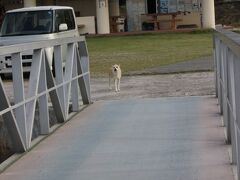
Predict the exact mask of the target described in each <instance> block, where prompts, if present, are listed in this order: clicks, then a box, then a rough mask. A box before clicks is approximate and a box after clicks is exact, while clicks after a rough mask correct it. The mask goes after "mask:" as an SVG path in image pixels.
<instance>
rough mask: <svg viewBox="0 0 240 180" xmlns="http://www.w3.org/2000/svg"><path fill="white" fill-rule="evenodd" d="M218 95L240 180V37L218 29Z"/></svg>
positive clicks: (216, 47) (216, 41) (214, 41)
mask: <svg viewBox="0 0 240 180" xmlns="http://www.w3.org/2000/svg"><path fill="white" fill-rule="evenodd" d="M213 44H214V46H213V47H214V60H215V76H216V95H217V97H218V102H219V106H220V112H221V114H222V115H223V125H224V126H225V129H226V142H227V143H228V144H231V145H232V153H231V154H232V157H231V159H232V163H233V164H234V165H236V167H237V175H238V179H239V180H240V151H239V148H240V34H237V33H234V32H232V31H229V30H225V29H222V28H221V27H220V28H217V29H216V30H215V32H214V36H213Z"/></svg>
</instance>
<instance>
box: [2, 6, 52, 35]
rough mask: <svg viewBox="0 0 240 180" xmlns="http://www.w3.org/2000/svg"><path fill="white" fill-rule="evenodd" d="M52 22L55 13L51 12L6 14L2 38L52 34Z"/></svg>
mask: <svg viewBox="0 0 240 180" xmlns="http://www.w3.org/2000/svg"><path fill="white" fill-rule="evenodd" d="M52 21H53V12H52V11H51V10H44V11H25V12H14V13H6V15H5V17H4V20H3V24H2V28H1V36H19V35H34V34H47V33H51V32H52V24H53V22H52Z"/></svg>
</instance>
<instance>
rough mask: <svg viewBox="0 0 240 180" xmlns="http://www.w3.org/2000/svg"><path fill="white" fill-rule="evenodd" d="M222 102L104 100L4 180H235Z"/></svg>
mask: <svg viewBox="0 0 240 180" xmlns="http://www.w3.org/2000/svg"><path fill="white" fill-rule="evenodd" d="M216 101H217V100H216V99H215V98H213V97H178V98H155V99H131V100H115V101H98V102H96V103H94V104H93V105H91V106H90V107H88V108H87V109H85V110H84V111H82V112H81V113H79V114H78V115H77V116H75V117H74V119H72V120H71V121H69V122H68V123H66V124H65V125H64V126H62V127H61V128H60V129H58V130H57V131H56V132H55V133H54V134H53V135H51V136H50V137H48V138H47V139H46V140H44V141H42V142H41V143H40V144H39V145H38V146H37V147H35V148H34V149H33V150H32V151H31V152H29V153H27V154H26V155H25V156H23V157H22V158H21V159H20V160H18V161H17V162H16V163H15V164H13V165H12V166H11V167H9V168H8V169H7V170H6V171H5V172H4V173H2V174H1V175H0V179H1V180H16V179H17V180H65V179H67V180H79V179H80V180H96V179H97V180H124V179H126V180H233V174H232V169H231V166H230V162H229V158H228V152H227V146H226V145H225V144H224V132H223V128H222V127H221V121H220V116H219V114H218V109H217V102H216Z"/></svg>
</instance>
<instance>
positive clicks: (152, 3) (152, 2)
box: [147, 0, 156, 14]
mask: <svg viewBox="0 0 240 180" xmlns="http://www.w3.org/2000/svg"><path fill="white" fill-rule="evenodd" d="M147 9H148V14H153V13H156V0H147Z"/></svg>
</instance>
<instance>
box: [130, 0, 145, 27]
mask: <svg viewBox="0 0 240 180" xmlns="http://www.w3.org/2000/svg"><path fill="white" fill-rule="evenodd" d="M126 7H127V23H128V31H141V30H142V20H141V14H145V13H146V2H145V0H131V1H129V0H128V1H127V2H126Z"/></svg>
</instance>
